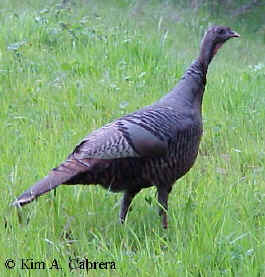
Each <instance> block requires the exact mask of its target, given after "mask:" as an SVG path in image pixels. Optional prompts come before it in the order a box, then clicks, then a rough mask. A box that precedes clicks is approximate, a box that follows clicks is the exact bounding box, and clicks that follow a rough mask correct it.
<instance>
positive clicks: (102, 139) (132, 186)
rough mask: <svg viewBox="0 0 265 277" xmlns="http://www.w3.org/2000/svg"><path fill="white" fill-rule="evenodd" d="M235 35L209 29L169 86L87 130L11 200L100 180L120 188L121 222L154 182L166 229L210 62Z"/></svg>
mask: <svg viewBox="0 0 265 277" xmlns="http://www.w3.org/2000/svg"><path fill="white" fill-rule="evenodd" d="M238 36H239V35H238V34H237V33H235V32H233V31H232V30H231V29H230V28H228V27H223V26H214V27H212V28H210V29H209V30H208V31H207V32H206V35H205V36H204V38H203V41H202V45H201V50H200V55H199V57H198V58H197V59H196V60H195V62H193V63H192V64H191V66H190V67H189V68H188V69H187V71H186V72H185V74H184V75H183V77H182V78H181V80H180V81H179V82H178V84H177V85H176V87H175V88H173V90H172V91H170V92H169V93H168V94H166V95H165V96H164V97H162V98H161V99H160V100H159V101H157V102H155V103H154V104H152V105H150V106H147V107H144V108H142V109H140V110H138V111H136V112H134V113H131V114H128V115H125V116H123V117H121V118H119V119H116V120H115V121H113V122H112V123H109V124H107V125H105V126H103V127H102V128H100V129H97V130H95V131H93V132H92V133H90V134H89V135H88V136H87V137H85V138H84V139H83V140H82V141H81V142H80V143H79V144H78V145H77V146H76V147H75V149H74V150H73V152H72V153H71V154H70V155H69V156H68V158H67V159H66V160H65V161H64V162H63V163H61V164H60V165H59V166H58V167H56V168H54V169H53V170H51V171H50V172H49V174H48V175H47V176H46V177H44V178H43V179H42V180H40V181H39V182H37V183H36V184H35V185H34V186H32V187H31V188H29V189H28V190H26V191H25V192H24V193H23V194H22V195H20V196H19V197H18V198H17V199H16V200H15V201H14V202H13V205H15V206H22V205H25V204H27V203H29V202H31V201H33V200H34V199H36V198H37V197H38V196H40V195H42V194H44V193H46V192H48V191H50V190H52V189H54V188H56V187H57V186H59V185H61V184H64V185H74V184H85V185H88V184H100V185H102V186H103V187H104V188H106V189H108V190H110V191H113V192H124V196H123V199H122V202H121V209H120V220H121V222H122V223H123V222H124V220H125V217H126V214H127V212H128V208H129V206H130V203H131V201H132V199H133V198H134V196H135V195H136V194H137V193H138V192H139V191H140V190H141V189H143V188H146V187H150V186H156V187H157V192H158V202H159V204H160V215H162V225H163V227H164V228H167V209H168V195H169V193H170V191H171V189H172V186H173V184H174V183H175V181H176V180H177V179H179V178H181V177H182V176H183V175H185V174H186V173H187V172H188V171H189V169H190V168H191V167H192V166H193V164H194V162H195V160H196V157H197V154H198V149H199V144H200V140H201V136H202V131H203V127H202V100H203V93H204V89H205V85H206V74H207V69H208V65H209V63H210V61H211V60H212V58H213V56H214V55H215V54H216V52H217V50H218V49H219V48H220V46H221V45H222V44H223V43H224V42H225V41H226V40H228V39H229V38H231V37H238Z"/></svg>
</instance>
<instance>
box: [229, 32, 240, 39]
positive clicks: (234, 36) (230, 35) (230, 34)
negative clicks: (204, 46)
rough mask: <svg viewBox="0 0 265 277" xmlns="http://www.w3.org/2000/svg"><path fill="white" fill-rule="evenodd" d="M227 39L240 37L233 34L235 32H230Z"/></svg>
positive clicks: (235, 33)
mask: <svg viewBox="0 0 265 277" xmlns="http://www.w3.org/2000/svg"><path fill="white" fill-rule="evenodd" d="M229 37H230V38H239V37H240V34H238V33H237V32H235V31H230V33H229Z"/></svg>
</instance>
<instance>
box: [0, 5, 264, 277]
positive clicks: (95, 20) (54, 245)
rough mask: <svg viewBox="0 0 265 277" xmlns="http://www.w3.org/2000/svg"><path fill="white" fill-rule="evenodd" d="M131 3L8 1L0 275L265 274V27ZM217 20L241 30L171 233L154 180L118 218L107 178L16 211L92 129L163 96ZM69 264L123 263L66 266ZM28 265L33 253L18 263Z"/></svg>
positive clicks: (1, 19)
mask: <svg viewBox="0 0 265 277" xmlns="http://www.w3.org/2000/svg"><path fill="white" fill-rule="evenodd" d="M128 2H129V1H105V2H104V1H81V0H80V1H75V3H72V2H71V3H69V4H68V5H66V6H62V5H59V4H58V3H59V2H56V1H41V0H38V1H33V0H32V1H30V0H27V1H18V0H8V1H7V0H2V1H1V3H0V11H1V13H0V26H1V27H0V118H1V124H0V138H1V139H0V164H1V166H0V180H1V188H2V189H1V195H0V211H1V221H0V222H1V223H0V234H1V235H0V275H1V276H59V274H60V275H61V276H83V275H86V274H87V275H88V276H152V277H153V276H164V277H165V276H201V277H202V276H211V277H213V276H240V277H241V276H249V277H253V276H260V277H262V276H265V240H264V238H265V169H264V168H265V166H264V165H265V140H264V137H265V124H264V121H265V109H264V106H265V94H264V93H265V52H264V47H265V41H264V30H263V31H262V30H256V33H254V32H253V31H252V30H253V29H254V28H253V26H248V24H246V23H245V24H244V22H243V23H242V22H238V21H235V20H234V21H233V20H232V19H229V18H220V17H219V18H218V19H213V18H211V17H210V16H208V15H207V14H201V15H199V16H195V15H190V14H189V13H188V12H187V11H185V10H183V11H181V12H180V11H179V10H178V9H177V8H176V7H174V8H173V7H171V6H167V5H163V4H159V1H152V3H151V4H150V3H149V4H145V6H144V7H142V8H141V7H140V6H135V5H132V4H128ZM212 23H218V24H219V23H222V24H226V25H230V26H231V27H232V28H234V29H235V30H236V31H238V32H239V33H240V34H241V38H240V39H237V40H232V41H229V42H228V43H227V44H226V45H225V46H224V47H223V49H221V50H220V51H219V53H218V55H217V57H216V58H215V59H214V61H213V62H212V64H211V66H210V68H209V73H208V84H207V88H206V91H205V97H204V103H203V113H204V130H205V131H204V136H203V139H202V143H201V147H200V155H199V157H198V159H197V162H196V164H195V166H194V168H193V169H192V170H191V171H190V172H189V173H188V174H187V175H186V176H185V177H184V178H182V179H181V180H179V181H178V182H177V183H176V184H175V186H174V188H173V191H172V193H171V195H170V199H169V229H168V230H166V231H165V230H163V229H162V228H161V224H160V218H159V216H158V211H157V201H156V193H155V189H153V188H151V189H147V190H144V191H143V192H141V193H140V194H139V195H138V196H137V197H136V198H135V200H134V202H133V205H132V211H131V212H130V213H129V216H128V220H127V221H126V223H125V225H124V226H121V225H120V224H119V223H118V211H119V202H120V197H121V195H120V194H112V193H110V192H108V191H105V190H103V189H102V188H101V187H99V186H87V187H86V186H71V187H63V186H62V187H59V188H58V189H57V191H56V195H55V194H54V193H50V194H48V195H45V196H43V197H41V198H40V199H39V200H38V201H36V202H34V203H32V204H30V205H28V206H26V207H25V208H23V210H22V211H20V212H19V213H18V211H17V210H16V209H15V208H11V207H10V206H9V204H10V203H11V202H12V201H13V200H14V199H15V197H16V196H18V195H19V194H20V193H21V192H22V191H24V190H25V189H26V188H28V187H29V186H30V185H31V184H33V183H34V182H36V181H37V180H38V179H40V178H42V177H43V176H45V175H46V174H47V172H48V171H49V170H50V169H51V168H53V167H55V166H56V165H58V164H59V163H60V162H61V161H62V160H63V159H65V157H66V156H67V155H68V154H69V153H70V152H71V151H72V149H73V148H74V145H75V144H77V143H78V142H79V141H80V140H81V139H82V138H83V137H84V136H85V135H87V134H88V133H89V132H90V131H91V130H93V129H95V128H97V127H100V126H102V125H103V124H105V123H107V122H110V121H111V120H113V119H115V118H117V117H119V116H121V115H123V114H125V113H128V112H131V111H134V110H136V109H138V108H140V107H143V106H144V105H147V104H150V103H152V102H153V101H155V100H157V99H158V98H160V97H161V96H162V95H164V94H165V93H166V92H167V91H169V90H170V89H171V88H172V87H173V86H174V85H175V84H176V83H177V81H178V79H179V78H180V77H181V75H182V74H183V72H184V71H185V69H186V68H187V67H188V66H189V64H190V63H191V62H192V61H193V59H195V58H196V55H197V54H198V47H199V43H200V39H201V37H202V35H203V33H204V30H205V29H206V28H207V26H208V25H211V24H212ZM262 32H263V33H262ZM70 258H72V259H74V258H80V259H82V258H87V259H88V261H95V262H115V269H110V264H108V266H109V267H108V269H91V270H88V272H86V271H85V270H82V269H80V270H78V269H73V270H72V271H71V270H70V268H69V259H70ZM8 259H13V261H14V262H15V263H16V265H15V266H14V268H13V269H9V270H8V269H6V266H5V263H6V261H7V260H8ZM22 259H33V260H29V261H26V262H25V263H26V265H24V269H22V268H21V266H22ZM42 261H43V262H45V263H46V269H45V270H44V269H38V267H40V268H42V266H43V264H42V263H40V262H42ZM31 262H32V264H31ZM37 262H39V263H37ZM56 262H58V264H56ZM7 265H9V266H12V265H14V263H13V262H12V261H11V260H10V261H9V263H8V264H7ZM52 265H53V267H52V269H48V268H49V267H51V266H52ZM88 265H90V263H88ZM56 266H58V267H61V269H56ZM71 266H72V267H73V266H76V263H74V262H72V263H71ZM27 267H31V268H36V269H27ZM97 267H98V264H97Z"/></svg>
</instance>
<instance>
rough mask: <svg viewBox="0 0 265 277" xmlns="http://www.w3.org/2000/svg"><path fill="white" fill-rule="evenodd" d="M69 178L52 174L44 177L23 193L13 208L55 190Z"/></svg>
mask: <svg viewBox="0 0 265 277" xmlns="http://www.w3.org/2000/svg"><path fill="white" fill-rule="evenodd" d="M68 179H69V176H63V175H61V176H60V175H55V174H53V172H51V174H49V175H47V176H46V177H44V178H43V179H42V180H40V181H39V182H37V183H36V184H35V185H33V186H32V187H31V188H29V189H27V190H26V191H25V192H23V193H22V194H21V195H20V196H19V197H18V198H17V199H16V200H15V201H14V202H13V203H12V205H13V206H23V205H25V204H27V203H30V202H32V201H33V200H34V199H36V198H37V197H38V196H40V195H42V194H44V193H46V192H49V191H50V190H52V189H54V188H56V187H57V186H59V185H60V184H62V183H63V182H65V181H67V180H68Z"/></svg>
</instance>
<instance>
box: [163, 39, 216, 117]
mask: <svg viewBox="0 0 265 277" xmlns="http://www.w3.org/2000/svg"><path fill="white" fill-rule="evenodd" d="M219 47H220V46H219V45H218V46H217V45H214V43H213V41H212V40H211V39H210V38H208V37H207V36H206V37H205V38H204V39H203V41H202V44H201V49H200V55H199V57H198V58H197V59H196V60H195V61H194V62H193V63H192V64H191V65H190V67H189V68H188V69H187V70H186V72H185V73H184V75H183V77H182V78H181V80H180V81H179V82H178V84H177V86H176V87H174V88H173V90H172V91H170V92H169V93H168V94H167V95H165V96H164V97H162V98H161V99H160V101H158V104H162V105H167V106H170V107H172V108H173V109H175V110H176V112H181V111H184V112H185V111H189V110H190V111H192V112H195V113H196V114H197V113H198V115H199V116H200V117H201V106H202V100H203V93H204V89H205V85H206V75H207V70H208V65H209V64H210V62H211V60H212V58H213V57H214V55H215V54H216V52H217V50H218V48H219Z"/></svg>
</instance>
